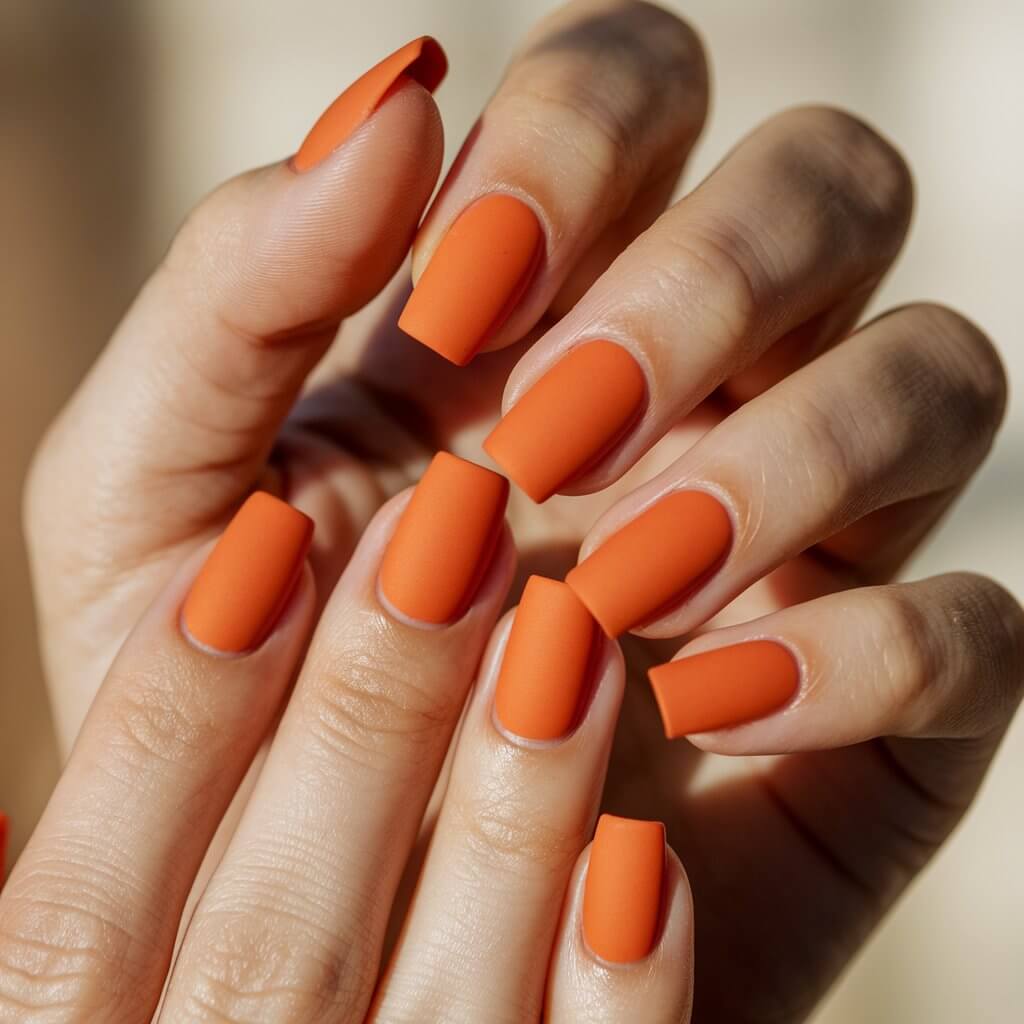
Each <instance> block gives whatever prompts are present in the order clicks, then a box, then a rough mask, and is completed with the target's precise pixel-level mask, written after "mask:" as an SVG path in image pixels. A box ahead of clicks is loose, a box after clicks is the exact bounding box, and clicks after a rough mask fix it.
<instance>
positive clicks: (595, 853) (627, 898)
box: [583, 814, 665, 963]
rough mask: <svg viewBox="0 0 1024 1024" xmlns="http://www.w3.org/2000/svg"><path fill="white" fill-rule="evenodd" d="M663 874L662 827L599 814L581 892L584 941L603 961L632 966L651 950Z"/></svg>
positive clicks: (663, 833)
mask: <svg viewBox="0 0 1024 1024" xmlns="http://www.w3.org/2000/svg"><path fill="white" fill-rule="evenodd" d="M664 874H665V826H664V825H663V824H662V823H661V822H660V821H637V820H635V819H633V818H618V817H616V816H615V815H614V814H602V815H601V819H600V820H599V821H598V823H597V831H596V832H595V834H594V842H593V845H592V846H591V848H590V863H589V865H588V867H587V879H586V883H585V884H584V888H583V937H584V938H585V939H586V942H587V946H589V947H590V949H591V951H592V952H594V953H596V954H597V955H598V956H599V957H601V959H602V960H608V961H609V962H611V963H633V962H635V961H637V960H642V959H643V958H644V957H645V956H647V954H648V953H650V951H651V950H652V949H653V948H654V943H655V940H656V939H657V935H658V924H659V919H660V917H661V902H662V896H661V889H662V884H663V878H664Z"/></svg>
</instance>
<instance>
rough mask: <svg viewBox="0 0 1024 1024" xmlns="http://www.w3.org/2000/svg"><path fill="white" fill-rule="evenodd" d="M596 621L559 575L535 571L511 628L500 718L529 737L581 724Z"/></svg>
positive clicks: (554, 734)
mask: <svg viewBox="0 0 1024 1024" xmlns="http://www.w3.org/2000/svg"><path fill="white" fill-rule="evenodd" d="M595 633H596V626H595V623H594V620H593V618H592V617H591V615H590V612H588V611H587V609H586V608H584V607H583V605H582V603H581V602H580V599H579V598H578V597H577V596H576V595H575V594H574V593H573V592H572V590H571V589H570V588H569V587H567V586H566V585H565V584H564V583H562V582H560V581H559V580H549V579H545V578H544V577H543V576H531V577H530V578H529V580H528V581H527V583H526V588H525V589H524V590H523V597H522V600H521V601H520V602H519V607H518V608H517V609H516V614H515V618H514V619H513V622H512V630H511V632H510V633H509V637H508V643H507V644H506V645H505V654H504V657H503V658H502V662H501V673H500V674H499V676H498V685H497V688H496V690H495V694H494V708H495V711H496V712H497V715H498V721H499V722H501V724H502V725H503V726H504V727H505V728H506V729H508V731H509V732H511V733H513V734H515V735H516V736H522V737H523V738H524V739H528V740H555V739H559V738H560V737H562V736H565V735H566V734H567V733H569V732H570V730H571V729H572V728H573V726H574V725H575V724H576V722H577V720H578V717H579V712H580V705H581V704H582V698H583V696H584V687H585V686H586V684H587V682H588V678H587V677H588V675H589V669H590V663H591V655H592V653H593V651H594V640H595Z"/></svg>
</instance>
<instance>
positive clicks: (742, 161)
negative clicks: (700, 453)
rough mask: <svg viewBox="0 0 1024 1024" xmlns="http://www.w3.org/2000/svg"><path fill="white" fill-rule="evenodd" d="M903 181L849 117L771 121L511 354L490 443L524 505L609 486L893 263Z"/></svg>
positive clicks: (887, 154) (896, 163)
mask: <svg viewBox="0 0 1024 1024" xmlns="http://www.w3.org/2000/svg"><path fill="white" fill-rule="evenodd" d="M911 191H912V190H911V184H910V177H909V172H908V171H907V168H906V165H905V164H904V162H903V160H902V158H901V157H900V156H899V154H898V153H897V152H896V151H895V150H894V149H893V148H892V147H891V146H890V145H889V143H888V142H886V141H885V140H884V139H882V138H881V137H880V136H879V135H878V134H877V133H876V132H874V131H873V130H872V129H870V128H868V127H867V126H866V125H864V124H863V123H862V122H860V121H858V120H857V119H855V118H853V117H851V116H850V115H848V114H844V113H841V112H839V111H835V110H829V109H819V108H808V109H800V110H794V111H790V112H788V113H785V114H782V115H780V116H778V117H776V118H774V119H772V120H771V121H769V122H767V123H766V124H765V125H763V126H762V127H761V128H760V129H758V130H757V131H756V132H754V134H753V135H751V136H750V137H748V138H747V139H746V140H744V141H743V142H742V143H741V144H740V145H739V146H738V147H737V149H736V150H735V151H734V152H733V153H732V154H731V155H730V156H729V157H728V158H727V159H726V160H725V162H724V163H723V164H722V165H721V166H720V167H719V168H718V169H717V170H716V171H715V172H714V173H713V174H712V175H711V176H710V177H709V178H708V179H707V181H706V182H705V183H704V184H703V185H701V186H700V187H699V188H698V189H696V190H695V191H694V192H693V193H691V194H690V195H689V196H687V197H686V198H685V199H683V200H682V201H680V202H679V203H677V204H676V205H675V206H674V207H673V208H671V209H670V210H669V211H668V212H667V213H665V214H664V215H663V216H662V217H661V218H660V219H659V220H658V221H657V222H656V223H655V224H654V225H653V227H651V228H650V229H649V230H648V231H647V232H645V233H644V234H643V235H642V236H641V237H640V238H639V239H638V240H637V241H636V242H635V243H634V244H633V245H632V246H630V247H629V249H627V250H626V251H625V252H624V253H623V254H622V255H621V256H620V257H619V258H618V259H617V260H616V261H615V262H614V263H613V264H612V266H611V267H610V268H609V269H608V271H607V272H606V273H605V274H604V275H603V276H602V277H601V278H600V279H599V280H598V281H597V283H596V284H595V285H594V287H593V288H591V290H590V291H589V292H588V293H587V295H586V296H585V297H584V298H583V299H582V300H581V301H580V302H579V304H578V305H577V306H576V307H575V308H574V309H573V310H572V312H571V313H570V314H569V315H568V316H567V317H565V319H564V320H562V321H561V322H560V323H559V324H558V325H557V326H555V327H554V328H552V330H550V331H549V332H548V333H547V334H546V335H545V336H544V338H542V339H541V340H540V341H539V342H538V343H537V344H536V345H535V346H534V347H533V349H532V350H531V351H530V352H529V353H528V354H527V355H526V356H525V357H524V358H523V359H522V361H521V362H520V363H519V365H518V366H517V367H516V369H515V371H514V372H513V373H512V375H511V378H510V381H509V384H508V387H507V389H506V392H505V396H506V397H505V416H504V418H503V419H502V421H501V422H500V423H499V424H498V425H497V426H496V427H495V429H494V431H493V432H492V433H491V435H490V436H489V437H488V439H487V441H486V443H485V448H486V449H487V451H488V452H489V454H490V455H491V456H492V458H494V459H495V460H496V461H497V462H498V463H499V465H500V466H501V467H502V468H503V470H504V471H505V472H506V473H507V474H508V475H509V476H510V477H511V478H512V479H513V480H514V481H515V482H516V483H517V484H518V485H519V486H520V487H521V488H522V489H523V490H524V491H525V492H526V493H527V494H528V495H530V497H532V498H533V499H534V500H535V501H544V500H546V499H547V498H548V497H550V496H551V495H552V494H554V493H556V492H559V491H560V492H563V493H575V494H581V493H583V494H586V493H591V492H593V491H596V490H600V489H602V488H604V487H606V486H608V485H609V484H610V483H612V482H613V481H614V480H616V479H618V478H619V477H620V476H621V475H622V474H623V473H624V472H625V471H626V470H627V469H629V468H630V467H631V466H632V465H633V464H634V463H635V462H636V461H637V459H638V458H639V457H640V456H641V455H642V454H643V453H644V452H645V451H646V450H647V449H648V448H649V447H650V446H651V445H653V444H654V443H655V442H656V441H657V440H658V439H659V438H660V437H661V436H662V435H663V434H664V433H665V432H666V431H667V430H668V429H669V428H670V427H671V426H672V425H673V424H675V423H677V422H678V420H679V418H680V417H681V416H683V415H684V414H685V413H687V412H689V411H690V410H691V409H693V408H694V407H695V406H696V405H697V404H698V403H699V402H701V401H702V400H703V399H704V398H706V397H707V396H708V395H709V394H711V392H712V391H714V390H715V388H717V387H718V386H719V385H720V384H722V383H723V382H724V381H727V380H728V379H729V378H730V377H732V376H734V375H735V374H737V373H738V372H739V371H741V370H743V369H745V368H746V367H749V366H751V365H752V364H753V363H754V361H755V360H757V359H758V357H760V356H761V355H762V354H763V353H765V352H766V351H767V350H768V349H769V348H770V347H771V346H772V345H773V344H774V343H775V342H776V341H778V340H780V339H782V338H783V337H785V336H786V335H789V334H791V332H793V331H795V330H796V329H797V328H798V327H800V326H801V325H805V324H809V323H817V324H818V325H820V328H821V329H824V330H827V329H829V326H830V324H831V323H832V322H833V318H831V317H829V316H828V315H825V314H827V313H828V311H830V310H835V309H838V310H843V309H844V308H845V307H846V306H847V305H848V304H849V302H850V298H851V296H858V295H861V294H863V292H864V290H865V288H869V287H870V284H871V283H872V282H874V281H877V280H878V278H879V277H880V276H881V275H882V274H883V273H884V271H885V269H886V268H887V267H888V266H889V264H890V263H891V261H892V259H893V258H894V257H895V255H896V253H897V251H898V250H899V247H900V245H901V243H902V241H903V237H904V235H905V232H906V229H907V225H908V222H909V217H910V210H911Z"/></svg>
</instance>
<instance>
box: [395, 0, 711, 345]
mask: <svg viewBox="0 0 1024 1024" xmlns="http://www.w3.org/2000/svg"><path fill="white" fill-rule="evenodd" d="M595 68H600V69H601V70H600V74H595V73H594V69H595ZM706 106H707V69H706V67H705V64H704V58H703V55H702V52H701V47H700V43H699V41H698V40H697V38H696V36H695V35H694V33H693V31H692V30H691V29H690V28H689V27H688V26H686V25H685V24H684V23H683V22H681V21H679V20H678V19H677V18H675V17H674V16H673V15H671V14H669V13H668V12H666V11H664V10H662V9H660V8H658V7H654V6H653V5H651V4H647V3H637V2H633V0H628V2H623V0H612V2H609V0H578V2H576V3H571V4H569V5H567V6H566V7H564V8H562V9H561V10H559V11H557V12H556V13H555V14H554V15H552V16H551V17H550V18H548V19H547V20H545V21H544V22H542V23H541V25H540V26H539V27H538V29H537V30H536V32H535V33H534V34H533V36H532V37H531V38H530V39H529V40H528V42H527V44H526V46H525V47H524V49H523V50H522V52H521V53H520V54H519V55H518V56H517V58H516V59H515V60H514V61H513V63H512V65H511V67H510V68H509V70H508V72H507V74H506V76H505V78H504V80H503V81H502V83H501V85H500V87H499V88H498V91H497V93H496V94H495V96H494V97H493V98H492V100H491V102H490V103H489V104H488V106H487V109H486V111H485V112H484V114H483V116H482V117H481V119H480V120H479V121H478V122H477V125H476V127H475V128H474V130H473V132H472V133H471V135H470V138H469V140H468V141H467V142H466V144H465V145H464V147H463V149H462V152H461V154H460V156H459V158H458V160H457V161H456V164H455V167H454V169H453V171H452V173H451V174H450V175H449V177H448V179H447V181H446V182H445V185H444V187H443V189H442V192H441V195H440V196H439V198H438V200H437V201H436V202H435V203H434V205H433V207H432V208H431V210H430V213H429V214H428V217H427V220H426V222H425V224H424V226H423V228H422V229H421V231H420V233H419V235H418V237H417V239H416V244H415V247H414V251H413V269H414V277H415V280H416V287H415V289H414V291H413V293H412V296H411V297H410V299H409V302H408V304H407V305H406V307H405V309H404V311H403V313H402V316H401V318H400V320H399V326H400V327H401V328H402V329H403V330H404V331H406V332H407V333H408V334H410V335H412V336H413V337H414V338H416V339H417V340H419V341H421V342H423V343H424V344H425V345H427V346H429V347H430V348H432V349H434V350H435V351H437V352H439V353H440V354H441V355H443V356H444V357H445V358H447V359H450V360H451V361H452V362H454V363H457V364H459V365H462V364H465V363H467V362H468V361H469V360H470V359H472V357H473V356H474V354H475V353H476V352H478V351H479V350H480V349H481V348H484V347H487V348H495V347H501V346H503V345H507V344H509V343H511V342H513V341H516V340H518V339H519V338H521V337H522V336H523V335H524V334H526V332H527V331H528V330H529V328H530V327H531V326H532V325H533V324H534V323H536V322H537V320H538V319H539V318H540V316H541V315H542V314H543V313H544V311H545V310H546V309H547V308H548V307H549V306H550V305H551V303H552V301H553V300H554V298H555V296H556V295H557V293H558V291H559V290H560V289H561V288H562V287H563V285H564V284H565V283H566V281H567V279H568V277H569V275H570V273H571V271H572V270H573V269H574V267H576V266H577V264H578V263H579V261H581V260H582V259H583V258H584V257H585V255H586V254H587V253H588V251H590V250H592V248H593V247H594V246H595V245H597V243H598V242H599V240H601V239H602V236H603V235H604V234H605V232H606V231H608V230H609V229H612V228H613V227H614V228H615V231H614V232H613V234H617V235H619V236H620V237H621V234H622V233H623V232H626V233H627V234H629V233H634V232H635V231H638V230H642V228H643V227H644V226H646V225H645V223H643V221H644V220H649V219H651V218H653V217H654V216H656V215H657V213H658V212H659V210H660V206H661V204H662V203H663V202H664V201H665V200H667V198H668V193H669V192H671V188H672V184H673V183H674V181H675V179H676V177H677V176H678V174H679V170H680V168H681V166H682V163H683V161H684V160H685V158H686V155H687V153H688V151H689V149H690V147H691V146H692V145H693V143H694V141H695V139H696V137H697V135H698V133H699V132H700V129H701V126H702V124H703V121H704V114H705V110H706ZM605 248H606V247H605ZM605 258H606V257H605Z"/></svg>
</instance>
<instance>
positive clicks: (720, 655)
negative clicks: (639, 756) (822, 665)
mask: <svg viewBox="0 0 1024 1024" xmlns="http://www.w3.org/2000/svg"><path fill="white" fill-rule="evenodd" d="M648 676H649V678H650V680H651V687H652V689H653V690H654V696H655V699H656V700H657V702H658V710H659V711H660V712H661V720H662V722H663V723H664V726H665V735H666V736H667V737H668V738H669V739H675V738H676V737H677V736H689V735H692V734H694V733H698V732H711V731H712V730H714V729H726V728H728V727H730V726H734V725H741V724H743V723H744V722H752V721H755V720H756V719H758V718H764V717H765V715H769V714H771V713H772V712H773V711H778V710H779V708H781V707H783V706H784V705H786V704H787V703H788V702H789V701H790V700H792V699H793V697H794V696H795V694H796V691H797V690H798V689H799V687H800V668H799V666H798V665H797V663H796V659H795V658H794V657H793V655H792V653H791V652H790V651H789V649H788V648H787V647H785V646H784V645H783V644H780V643H776V642H775V641H773V640H749V641H747V642H746V643H740V644H729V645H728V646H727V647H717V648H715V649H714V650H712V651H703V652H701V653H700V654H693V655H690V657H688V658H680V659H678V660H677V661H669V662H667V663H666V664H664V665H656V666H655V667H654V668H652V669H650V670H649V671H648Z"/></svg>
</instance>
